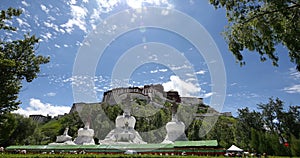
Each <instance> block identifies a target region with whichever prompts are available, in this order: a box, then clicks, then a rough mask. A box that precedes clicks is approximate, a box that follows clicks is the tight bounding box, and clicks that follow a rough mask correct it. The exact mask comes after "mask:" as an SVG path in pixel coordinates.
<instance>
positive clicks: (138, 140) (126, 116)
mask: <svg viewBox="0 0 300 158" xmlns="http://www.w3.org/2000/svg"><path fill="white" fill-rule="evenodd" d="M135 122H136V119H135V118H134V117H133V116H130V113H129V112H128V111H125V112H124V113H123V115H119V116H118V117H117V118H116V121H115V123H116V128H115V129H113V130H112V131H110V132H109V133H108V135H107V136H106V137H105V139H104V140H100V141H99V143H100V144H147V143H146V142H144V141H143V139H142V137H141V136H140V134H139V133H138V132H137V131H136V130H135V129H134V126H135Z"/></svg>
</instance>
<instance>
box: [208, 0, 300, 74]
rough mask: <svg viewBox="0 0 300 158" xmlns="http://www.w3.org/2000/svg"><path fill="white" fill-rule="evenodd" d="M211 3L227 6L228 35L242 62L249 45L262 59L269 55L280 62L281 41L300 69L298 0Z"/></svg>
mask: <svg viewBox="0 0 300 158" xmlns="http://www.w3.org/2000/svg"><path fill="white" fill-rule="evenodd" d="M210 3H211V4H212V5H214V6H215V7H216V8H225V9H226V15H227V19H228V25H227V29H226V30H225V33H224V35H225V39H226V41H227V42H228V47H229V50H230V51H231V52H232V53H233V54H234V56H235V57H236V59H237V61H238V62H239V63H240V64H241V65H244V64H245V62H244V60H243V55H242V51H243V50H245V49H247V50H250V51H256V52H258V53H259V55H260V59H261V61H265V60H266V59H267V58H269V59H270V60H271V61H272V63H273V65H275V66H278V60H279V58H278V54H277V52H275V48H276V46H277V45H278V44H282V45H283V46H285V47H286V48H287V49H288V51H289V52H288V54H289V57H290V60H291V62H293V63H295V64H296V66H297V70H298V71H300V2H299V0H253V1H250V0H210Z"/></svg>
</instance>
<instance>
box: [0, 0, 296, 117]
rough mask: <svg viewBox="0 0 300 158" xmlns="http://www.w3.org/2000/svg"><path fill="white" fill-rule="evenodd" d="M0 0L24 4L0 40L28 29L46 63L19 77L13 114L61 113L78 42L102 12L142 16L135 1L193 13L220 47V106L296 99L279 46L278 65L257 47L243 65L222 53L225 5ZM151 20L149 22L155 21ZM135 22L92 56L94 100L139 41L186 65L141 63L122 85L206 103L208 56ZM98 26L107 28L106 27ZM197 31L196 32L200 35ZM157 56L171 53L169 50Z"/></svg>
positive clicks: (166, 0)
mask: <svg viewBox="0 0 300 158" xmlns="http://www.w3.org/2000/svg"><path fill="white" fill-rule="evenodd" d="M0 4H1V5H0V9H7V8H8V7H14V8H20V9H22V10H23V14H22V15H21V16H20V17H18V18H16V19H14V20H13V24H14V25H16V26H18V27H19V30H18V31H17V32H15V33H7V32H6V33H5V32H0V36H1V38H3V37H4V36H6V37H10V38H12V39H15V38H19V37H21V35H22V34H23V33H27V32H29V33H30V34H35V35H36V36H38V37H40V38H41V42H40V43H39V46H38V49H37V50H36V53H37V54H41V55H45V56H50V57H51V61H50V63H48V64H46V65H43V66H42V67H41V73H40V75H39V76H40V77H39V78H37V79H36V80H34V81H33V82H31V83H25V82H24V84H23V85H24V86H23V88H22V91H21V93H20V96H19V98H20V100H21V101H22V105H21V106H20V109H19V110H18V111H17V112H19V113H22V114H26V115H28V114H38V113H40V114H44V115H46V114H50V115H57V114H62V113H65V112H68V111H69V109H70V107H71V106H72V104H73V102H74V98H73V92H72V85H73V86H74V85H75V84H76V81H78V80H77V79H78V78H77V79H76V76H74V75H73V67H74V63H75V60H76V56H77V55H78V53H79V50H80V48H81V47H82V46H83V45H84V40H85V39H88V38H89V36H90V35H91V34H93V30H94V29H97V27H98V28H99V25H101V24H103V23H104V22H105V19H106V18H109V17H112V16H114V15H116V14H118V13H120V12H122V11H125V10H127V9H130V10H133V11H132V12H131V11H130V13H132V14H131V16H132V18H141V19H143V17H139V12H143V9H142V10H140V9H137V8H140V7H144V9H145V8H147V7H163V8H166V14H168V11H170V12H171V11H172V10H176V11H179V12H181V13H182V14H184V15H186V16H189V17H191V18H193V19H194V20H195V21H196V22H197V23H199V24H201V25H202V26H203V28H204V29H205V30H206V31H207V32H208V33H209V35H210V36H211V38H212V39H213V40H214V42H215V44H216V46H217V48H218V49H219V51H220V55H221V57H222V60H223V63H224V69H225V73H226V78H225V79H224V81H225V82H226V85H225V86H226V95H225V96H224V97H225V102H224V105H223V107H222V111H231V112H233V113H236V111H237V109H238V108H244V107H250V109H254V108H255V107H256V104H258V103H266V102H267V101H268V98H269V97H279V98H280V99H282V100H283V101H284V102H285V105H286V106H289V105H299V104H300V97H299V94H300V73H298V72H296V70H295V68H294V67H295V65H293V64H292V63H290V61H289V58H288V55H287V50H286V49H285V48H284V47H282V46H278V47H277V53H278V55H279V57H280V60H279V67H274V66H272V64H271V62H270V61H266V62H264V63H261V62H260V61H259V56H258V53H255V52H247V51H245V52H244V58H245V61H246V65H245V66H243V67H240V66H239V64H237V63H236V62H235V59H234V57H233V55H232V54H231V53H230V52H229V51H228V49H227V45H226V42H225V40H224V38H223V37H222V35H221V32H222V31H223V30H224V28H225V26H226V24H227V21H226V18H225V11H224V10H222V9H218V10H215V9H214V7H213V6H211V5H209V4H208V1H204V0H203V1H196V0H190V1H180V0H172V1H171V0H140V1H138V0H137V1H133V0H110V1H104V0H78V1H77V0H57V1H55V2H54V1H34V2H32V1H29V0H20V1H9V0H2V1H1V2H0ZM162 14H165V13H162ZM119 20H121V22H122V23H124V26H126V24H127V23H130V21H122V19H119ZM158 20H159V19H157V21H153V22H154V23H158V22H159V21H158ZM180 20H181V19H178V21H180ZM140 25H141V27H140V28H139V29H135V30H132V31H128V32H126V33H124V34H122V35H121V36H118V37H117V38H115V39H114V40H113V41H111V42H110V43H109V44H108V46H107V47H106V49H105V50H104V52H103V55H102V56H101V59H100V60H99V61H98V64H97V67H96V71H95V75H94V76H92V77H93V79H92V80H93V81H94V83H95V85H94V86H93V87H91V88H92V89H93V90H94V92H95V93H96V94H97V99H98V101H101V99H102V93H103V92H104V91H106V90H109V89H111V88H112V87H113V86H112V84H111V78H112V71H113V68H114V66H115V65H116V64H117V63H118V62H119V59H121V57H122V55H124V54H125V55H126V52H128V51H129V50H132V49H134V48H136V47H137V46H139V45H142V46H143V48H144V49H145V50H146V49H148V50H149V49H150V46H152V45H154V44H155V43H158V44H159V43H161V44H163V45H164V46H171V47H172V48H174V49H175V52H177V54H178V53H179V54H181V55H182V57H184V58H186V59H187V61H188V64H182V63H181V61H174V65H171V64H170V65H164V64H159V63H153V62H152V63H150V62H149V63H145V64H143V65H141V66H139V67H137V68H136V69H134V70H132V73H131V74H129V75H130V79H129V82H128V85H131V86H142V85H144V84H157V83H160V84H163V85H164V87H165V89H166V90H178V91H179V92H180V94H181V95H182V96H196V97H203V98H204V102H205V103H207V104H210V102H211V99H212V96H213V95H217V93H216V92H214V91H213V90H212V87H213V86H214V85H215V84H214V83H212V81H211V73H210V70H209V68H208V62H210V61H206V60H205V59H204V58H203V56H201V54H202V53H203V52H200V51H199V50H197V49H196V47H195V46H194V45H193V44H192V43H191V42H190V41H189V40H188V39H186V38H184V37H182V36H180V35H179V34H176V33H174V32H172V31H169V30H163V29H159V28H150V27H143V25H144V24H143V23H140ZM112 26H113V25H112ZM177 27H178V28H179V29H181V30H185V29H189V28H188V27H189V25H185V24H179V25H178V26H177ZM116 29H118V28H116ZM102 31H103V32H104V33H109V31H111V30H102ZM195 35H197V33H195ZM202 35H203V34H199V38H200V36H202ZM99 38H101V37H99ZM203 38H205V37H203ZM147 46H148V47H147ZM141 53H143V52H141ZM204 53H210V52H204ZM87 55H88V53H87ZM156 58H158V59H156ZM159 59H161V58H160V57H157V54H155V53H154V54H150V55H148V59H147V61H158V60H159ZM135 60H140V59H138V58H137V59H132V61H128V63H133V62H135ZM163 60H164V61H165V60H173V59H172V56H169V57H166V59H163ZM87 64H88V63H87ZM184 69H187V71H190V70H193V73H188V72H187V71H182V72H183V73H185V74H184V77H183V76H177V75H176V73H175V71H177V70H178V71H181V70H184ZM220 71H221V70H220ZM195 77H196V78H195ZM195 79H196V80H195ZM220 80H222V79H220ZM81 84H86V83H81Z"/></svg>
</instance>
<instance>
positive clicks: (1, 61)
mask: <svg viewBox="0 0 300 158" xmlns="http://www.w3.org/2000/svg"><path fill="white" fill-rule="evenodd" d="M21 13H22V11H21V10H20V9H13V8H9V9H7V10H2V11H1V13H0V31H2V32H14V31H16V30H17V28H16V27H14V26H13V24H11V25H10V23H9V22H7V21H10V20H12V19H13V17H15V16H19V15H21ZM38 42H39V39H38V38H36V37H35V36H34V35H33V36H31V35H29V34H25V35H24V38H23V39H11V38H10V37H8V38H7V37H5V38H4V37H2V39H1V38H0V87H1V89H0V114H3V113H6V112H10V111H13V110H16V109H17V108H18V105H19V104H20V103H21V102H20V101H19V100H18V93H19V92H20V89H21V88H22V81H23V80H24V79H25V80H26V81H27V82H31V81H32V80H33V79H35V78H36V77H37V73H39V72H40V65H41V64H45V63H48V62H49V57H43V56H41V55H36V54H35V49H36V48H35V46H36V44H37V43H38Z"/></svg>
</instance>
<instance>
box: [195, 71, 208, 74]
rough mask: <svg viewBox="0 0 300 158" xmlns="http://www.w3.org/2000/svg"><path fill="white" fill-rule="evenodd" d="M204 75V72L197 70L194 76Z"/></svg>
mask: <svg viewBox="0 0 300 158" xmlns="http://www.w3.org/2000/svg"><path fill="white" fill-rule="evenodd" d="M205 73H206V71H205V70H199V71H197V72H195V74H196V75H204V74H205Z"/></svg>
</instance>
